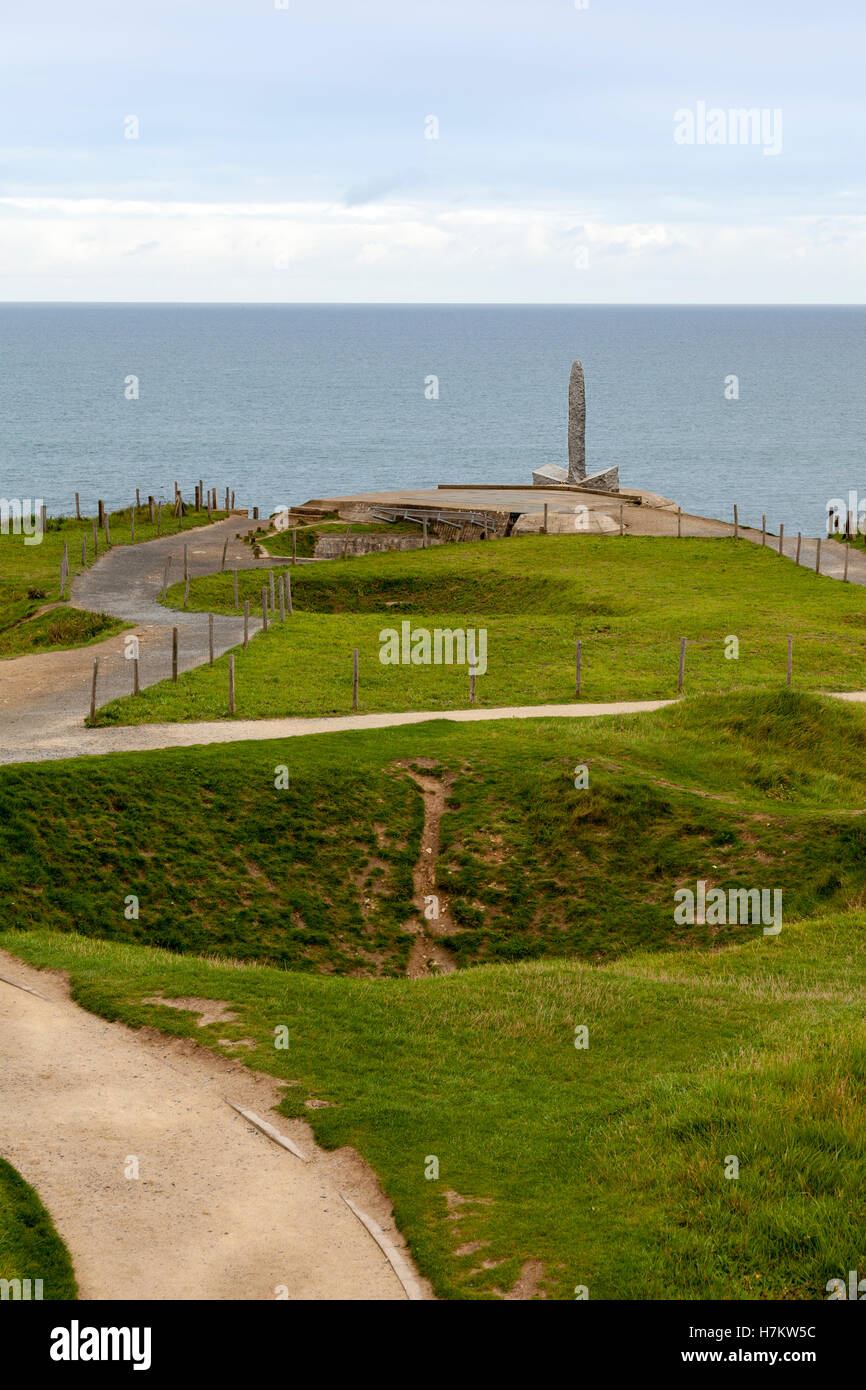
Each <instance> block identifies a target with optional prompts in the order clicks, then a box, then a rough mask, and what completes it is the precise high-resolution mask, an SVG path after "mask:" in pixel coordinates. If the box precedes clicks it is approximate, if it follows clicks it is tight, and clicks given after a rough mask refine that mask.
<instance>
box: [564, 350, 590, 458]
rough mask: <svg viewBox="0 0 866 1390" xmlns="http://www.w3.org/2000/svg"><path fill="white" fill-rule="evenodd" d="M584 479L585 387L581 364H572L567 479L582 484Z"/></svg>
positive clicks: (569, 392)
mask: <svg viewBox="0 0 866 1390" xmlns="http://www.w3.org/2000/svg"><path fill="white" fill-rule="evenodd" d="M585 477H586V387H585V385H584V382H583V363H582V362H572V364H571V376H570V378H569V381H568V479H567V481H568V482H570V483H582V482H583V480H584V478H585Z"/></svg>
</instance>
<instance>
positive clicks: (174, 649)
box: [171, 627, 177, 684]
mask: <svg viewBox="0 0 866 1390" xmlns="http://www.w3.org/2000/svg"><path fill="white" fill-rule="evenodd" d="M171 678H172V680H173V681H174V683H175V684H177V628H176V627H173V628H172V630H171Z"/></svg>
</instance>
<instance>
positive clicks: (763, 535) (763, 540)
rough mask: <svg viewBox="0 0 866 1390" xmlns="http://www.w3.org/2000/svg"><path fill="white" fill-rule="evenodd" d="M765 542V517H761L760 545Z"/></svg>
mask: <svg viewBox="0 0 866 1390" xmlns="http://www.w3.org/2000/svg"><path fill="white" fill-rule="evenodd" d="M766 544H767V518H766V516H762V517H761V545H766Z"/></svg>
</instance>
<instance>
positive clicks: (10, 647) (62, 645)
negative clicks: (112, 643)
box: [0, 608, 132, 657]
mask: <svg viewBox="0 0 866 1390" xmlns="http://www.w3.org/2000/svg"><path fill="white" fill-rule="evenodd" d="M131 626H132V624H131V623H125V622H123V621H122V620H121V619H119V618H112V617H110V616H109V615H108V614H107V613H88V612H87V611H86V610H83V609H80V608H52V609H51V610H50V612H48V613H42V614H40V616H39V617H37V618H29V619H25V620H24V621H23V622H18V623H15V624H14V626H12V627H8V628H6V629H5V631H0V657H4V656H24V655H25V654H26V653H28V652H53V651H67V650H68V649H69V648H70V647H89V646H91V645H92V643H94V642H104V641H105V640H106V638H108V637H115V636H116V635H117V633H118V632H123V631H124V630H125V629H126V628H128V627H131Z"/></svg>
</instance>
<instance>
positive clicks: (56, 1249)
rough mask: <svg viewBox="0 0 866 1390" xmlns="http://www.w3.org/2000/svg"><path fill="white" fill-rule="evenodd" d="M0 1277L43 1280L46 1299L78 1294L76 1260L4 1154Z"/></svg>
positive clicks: (0, 1163) (0, 1188)
mask: <svg viewBox="0 0 866 1390" xmlns="http://www.w3.org/2000/svg"><path fill="white" fill-rule="evenodd" d="M0 1279H30V1280H31V1295H30V1296H31V1298H33V1297H34V1296H35V1288H34V1286H33V1283H32V1281H33V1280H34V1279H41V1280H42V1297H43V1299H44V1300H45V1299H67V1298H77V1297H78V1289H77V1287H76V1284H75V1275H74V1274H73V1272H72V1263H71V1261H70V1259H69V1253H68V1251H67V1249H66V1246H65V1245H64V1244H63V1241H62V1240H61V1239H60V1237H59V1236H58V1234H57V1232H56V1231H55V1229H54V1226H53V1225H52V1222H51V1217H50V1216H49V1215H48V1212H47V1211H46V1210H45V1208H44V1207H43V1205H42V1203H41V1202H40V1200H39V1198H38V1196H37V1195H36V1193H35V1192H34V1190H33V1188H32V1187H30V1186H29V1184H28V1183H26V1182H25V1181H24V1179H23V1178H22V1177H21V1176H20V1174H19V1173H17V1172H16V1171H15V1169H14V1168H13V1167H12V1166H11V1164H9V1163H7V1162H6V1160H5V1159H3V1158H0Z"/></svg>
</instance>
